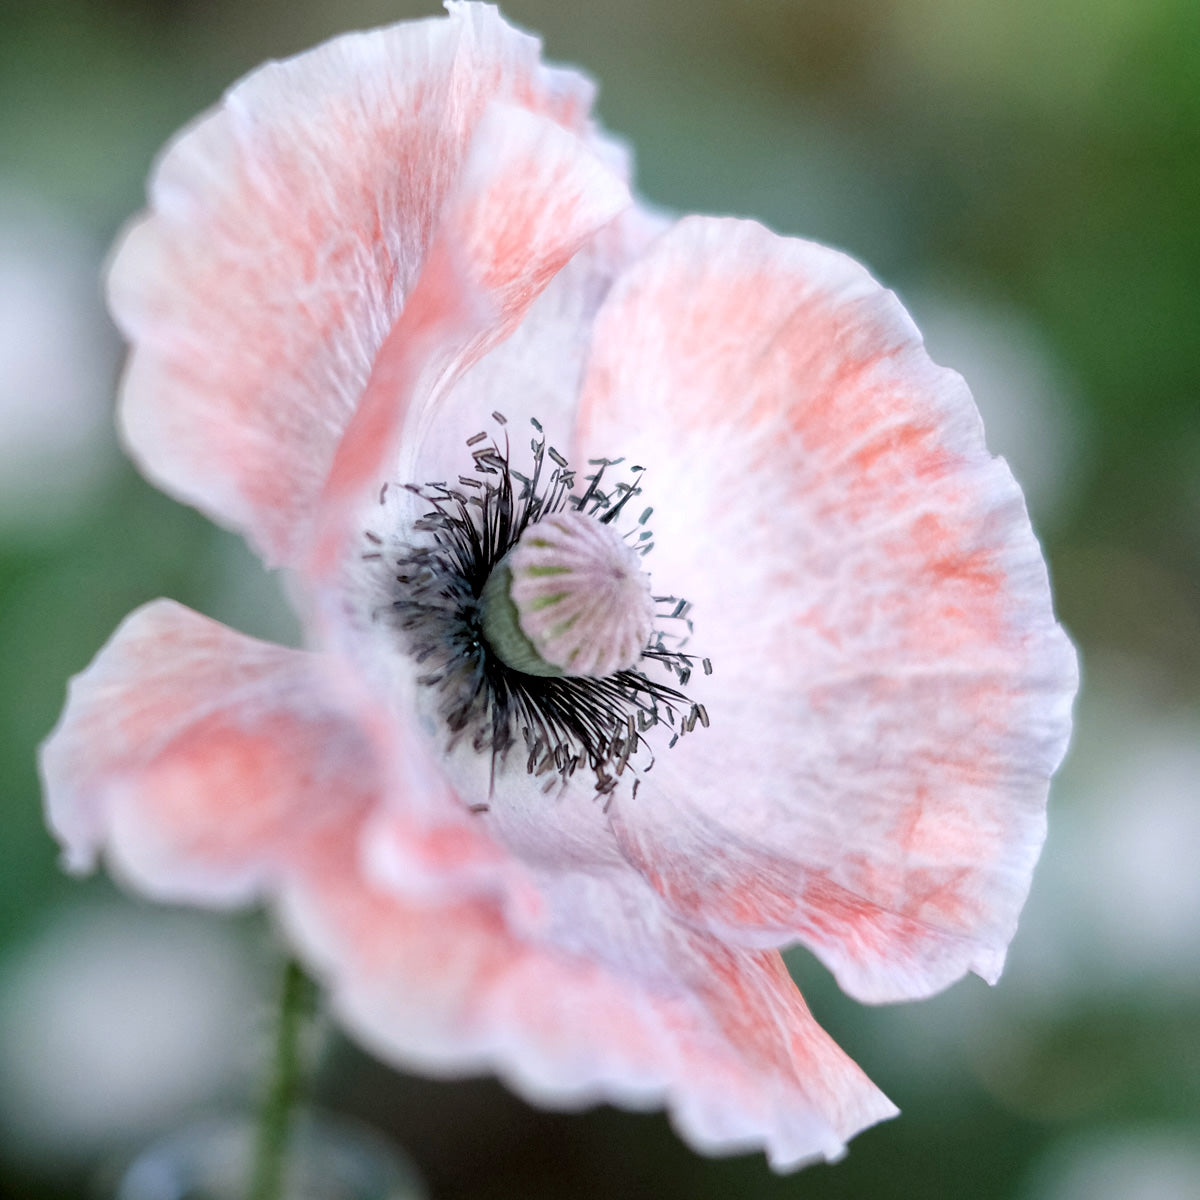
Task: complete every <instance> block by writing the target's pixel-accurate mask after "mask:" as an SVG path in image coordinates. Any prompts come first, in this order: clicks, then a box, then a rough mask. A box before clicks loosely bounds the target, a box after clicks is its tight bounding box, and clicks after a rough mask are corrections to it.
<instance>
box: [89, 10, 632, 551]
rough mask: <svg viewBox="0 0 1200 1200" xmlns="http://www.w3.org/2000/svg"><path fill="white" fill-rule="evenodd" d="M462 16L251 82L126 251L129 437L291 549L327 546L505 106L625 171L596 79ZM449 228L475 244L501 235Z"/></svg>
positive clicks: (177, 169) (244, 524)
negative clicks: (398, 342)
mask: <svg viewBox="0 0 1200 1200" xmlns="http://www.w3.org/2000/svg"><path fill="white" fill-rule="evenodd" d="M450 9H451V11H450V16H449V18H448V19H433V20H428V21H421V22H409V23H405V24H401V25H397V26H394V27H391V28H388V29H382V30H377V31H374V32H371V33H362V34H350V35H347V36H344V37H339V38H336V39H334V40H333V41H330V42H328V43H326V44H324V45H322V46H320V47H318V48H316V49H314V50H312V51H309V52H308V53H306V54H302V55H300V56H298V57H296V58H294V59H291V60H289V61H287V62H283V63H272V64H268V65H267V66H265V67H262V68H260V69H259V70H257V71H255V72H254V73H253V74H251V75H250V76H248V77H247V78H246V79H244V80H243V81H242V82H241V83H239V84H238V85H236V86H235V87H234V88H233V89H232V90H231V91H230V92H229V93H228V94H227V96H226V97H225V99H224V101H223V103H222V104H221V105H220V106H219V107H218V108H217V109H216V110H214V111H213V112H212V113H210V114H208V115H206V116H204V117H202V118H201V119H200V120H199V121H198V122H196V123H195V124H194V125H192V126H191V127H190V128H189V129H187V130H186V131H184V133H183V134H182V135H181V136H180V137H179V138H178V139H177V140H176V141H175V142H174V144H173V145H172V146H171V147H170V148H169V149H168V151H167V152H166V154H165V155H164V157H163V159H162V160H161V162H160V163H159V165H158V167H157V169H156V171H155V174H154V177H153V179H152V181H151V185H150V211H149V213H148V215H146V216H145V217H143V218H142V219H141V220H140V221H138V222H137V223H136V224H135V225H134V226H133V227H132V228H131V230H130V231H129V232H128V233H127V235H126V237H125V239H124V241H123V242H122V244H121V246H120V248H119V251H118V253H117V255H116V258H115V260H114V263H113V267H112V273H111V278H110V301H111V305H112V309H113V312H114V314H115V316H116V319H117V321H118V324H119V325H120V326H121V328H122V330H123V331H124V332H125V334H126V336H127V337H128V338H129V340H130V341H131V343H132V344H133V346H134V352H133V355H132V357H131V359H130V362H129V366H128V369H127V373H126V378H125V382H124V392H123V410H122V421H123V425H124V430H125V435H126V438H127V440H128V442H129V445H130V446H131V448H132V450H133V452H134V454H135V456H136V457H137V458H138V460H139V461H140V463H141V464H142V466H143V468H144V469H145V470H146V472H147V474H148V475H149V476H150V477H151V478H153V479H154V480H155V481H156V482H157V483H160V484H161V485H162V486H164V487H166V488H167V489H168V490H170V491H171V492H172V493H174V494H175V495H178V496H180V497H181V498H183V499H185V500H187V501H189V502H191V503H194V504H197V505H198V506H200V507H201V508H203V509H204V510H205V511H206V512H208V513H209V514H210V515H212V516H214V517H215V518H216V519H218V520H220V521H222V522H223V523H225V524H228V525H231V526H233V527H235V528H238V529H241V530H243V531H246V532H247V533H248V534H249V535H250V537H251V538H252V540H253V541H254V542H255V543H256V545H257V546H258V547H259V549H260V550H262V551H263V553H264V554H265V555H266V557H267V558H268V559H269V560H270V561H271V562H273V563H277V562H282V561H291V560H294V559H295V557H296V555H297V553H298V552H299V550H300V549H301V548H303V547H306V546H307V544H308V539H309V537H310V535H311V529H310V525H311V520H312V515H313V507H314V505H315V502H316V499H317V497H318V495H319V494H320V492H321V489H322V487H323V486H324V484H325V480H326V477H327V475H328V472H329V469H330V466H331V464H332V462H333V457H334V452H335V449H336V447H337V444H338V441H339V438H340V437H341V434H342V433H343V431H344V430H345V428H346V425H347V422H348V421H349V419H350V417H351V416H352V414H353V413H354V411H355V408H356V406H357V404H358V402H359V399H360V397H361V395H362V392H363V389H364V387H365V386H366V384H367V380H368V378H369V377H370V374H371V371H372V367H373V364H374V362H375V358H376V354H377V353H378V351H379V348H380V347H381V346H382V345H383V343H384V340H385V339H386V338H387V336H388V333H389V331H390V330H391V329H392V327H393V325H394V324H395V322H396V320H397V318H398V317H399V316H400V314H401V312H402V310H403V309H404V307H405V304H406V300H407V298H408V296H409V294H410V292H411V291H412V289H413V287H414V285H415V283H416V281H417V279H418V277H419V276H420V274H421V271H422V268H423V266H424V263H425V260H426V257H427V255H428V253H429V249H430V246H431V244H432V242H433V240H434V238H435V237H436V236H437V234H438V232H439V230H440V229H442V227H443V219H444V216H445V211H444V210H445V209H446V206H447V203H448V201H449V200H450V198H451V197H452V196H454V194H455V189H456V188H457V187H458V184H459V174H460V170H461V168H462V166H463V163H464V161H465V160H466V156H467V154H468V151H469V148H470V147H471V145H472V141H473V139H474V135H475V134H476V132H477V131H478V126H479V123H480V121H481V119H482V117H483V115H484V113H485V111H487V110H488V108H489V106H491V105H492V104H493V103H494V102H496V101H500V102H502V103H503V104H505V105H507V106H509V107H510V108H512V107H513V106H516V107H518V108H520V109H521V110H523V111H527V113H528V114H530V115H532V116H536V117H537V118H539V119H540V120H543V121H547V122H549V123H552V124H555V125H556V126H561V127H562V128H563V129H564V130H569V131H571V140H572V142H574V143H577V144H578V146H579V147H580V154H581V155H583V156H584V157H585V158H586V159H587V161H588V162H589V163H590V162H591V161H592V151H593V150H594V151H595V152H596V153H598V154H600V155H601V156H602V157H603V159H604V161H605V162H606V163H607V164H609V166H610V167H611V168H612V170H613V172H615V173H614V175H613V178H614V179H615V178H616V177H617V175H619V174H620V172H621V170H622V169H623V168H622V167H621V165H620V163H619V162H618V159H619V158H620V155H619V154H618V153H617V152H616V151H615V150H614V149H613V148H612V147H610V146H608V145H607V144H605V143H603V142H602V141H601V140H600V139H599V138H598V136H597V135H596V134H595V132H594V130H593V129H592V127H591V126H590V125H589V124H588V121H587V112H588V108H589V105H590V102H591V97H592V86H591V84H590V83H589V82H588V81H587V80H586V79H584V78H583V77H582V76H579V75H576V74H574V73H572V72H568V71H561V70H556V69H550V68H546V67H544V66H542V65H541V64H540V62H539V60H538V50H539V47H538V43H537V42H536V40H535V39H533V38H531V37H528V36H527V35H524V34H521V33H518V32H517V31H515V30H513V29H512V28H511V27H509V26H508V25H506V24H505V23H504V22H503V21H502V20H501V19H500V17H499V15H498V14H497V12H496V10H495V9H494V8H491V7H490V6H486V5H480V4H452V5H450ZM564 136H567V135H565V134H564ZM588 147H591V149H588ZM510 165H512V164H510ZM474 178H475V183H476V185H479V179H478V177H477V176H476V177H474ZM486 182H488V183H489V185H490V181H486ZM610 190H611V189H610ZM485 191H486V189H485ZM486 194H487V195H489V196H490V197H491V198H492V199H495V198H496V195H495V194H494V192H486ZM452 207H454V211H455V213H457V215H458V217H459V218H460V219H462V220H467V221H473V220H477V219H491V218H492V217H493V216H494V215H495V214H494V207H493V206H492V205H491V204H490V202H489V203H484V204H482V205H478V206H475V207H472V204H471V196H470V195H469V194H463V193H462V192H461V191H460V193H459V198H458V200H457V201H456V202H455V205H454V206H452ZM444 232H445V233H446V236H448V237H451V238H453V237H456V236H459V235H461V243H462V247H463V249H464V252H465V253H467V254H468V255H469V254H471V253H474V252H476V251H477V250H479V249H480V247H481V246H482V245H483V243H484V242H485V240H486V235H487V230H485V229H480V228H478V227H475V226H473V225H468V226H467V227H466V228H459V229H454V228H447V229H446V230H445V231H444ZM511 232H513V233H514V234H515V232H516V229H515V226H514V227H513V228H512V230H511ZM541 232H542V234H543V235H544V236H545V237H546V238H547V240H548V239H549V236H550V234H549V233H548V232H547V230H546V229H543V230H542V231H541ZM566 232H567V241H568V242H571V241H572V239H574V238H576V237H578V236H580V234H579V231H578V230H577V229H572V230H570V231H566ZM543 249H545V247H544V246H543ZM493 251H494V253H493ZM566 253H569V250H564V254H566ZM553 258H554V255H553V253H549V252H547V253H543V254H542V256H541V258H540V260H539V264H538V265H539V267H541V268H543V269H544V268H546V266H547V264H548V263H549V262H552V261H553ZM502 259H503V261H500V260H502ZM511 265H512V259H511V257H508V258H505V256H504V253H503V247H493V248H490V249H489V251H488V254H487V255H486V256H485V259H484V262H483V267H484V268H485V269H484V270H483V272H482V276H481V277H482V281H483V283H485V284H486V285H489V286H492V287H494V288H496V289H497V290H498V291H499V292H500V293H501V297H500V303H501V306H503V305H504V304H506V303H509V301H510V299H511V297H510V292H511V290H512V288H513V286H514V284H516V285H517V286H524V285H527V286H528V288H529V290H530V293H531V294H532V292H534V291H536V286H537V284H538V283H540V282H544V281H542V280H534V281H529V280H525V279H524V278H522V280H520V281H514V279H513V278H512V277H510V276H506V275H505V274H504V269H505V267H507V266H511ZM493 267H494V268H496V270H495V271H492V270H491V268H493Z"/></svg>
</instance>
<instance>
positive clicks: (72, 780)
mask: <svg viewBox="0 0 1200 1200" xmlns="http://www.w3.org/2000/svg"><path fill="white" fill-rule="evenodd" d="M330 690H331V689H330V685H329V682H328V679H327V678H326V677H325V675H324V670H323V666H322V663H321V660H320V659H319V657H318V656H317V655H314V654H309V653H305V652H303V651H298V650H288V649H285V648H284V647H281V646H273V645H270V644H268V643H265V642H259V641H256V640H255V639H253V638H248V637H244V636H243V635H241V634H238V633H235V632H233V630H230V629H227V628H225V627H224V626H223V625H220V624H218V623H217V622H215V621H210V620H208V619H207V618H205V617H201V616H199V615H198V614H196V613H194V612H192V611H191V610H189V609H186V608H183V607H182V606H180V605H178V604H174V603H172V602H170V601H166V600H158V601H155V602H153V603H151V604H148V605H146V606H145V607H143V608H141V609H138V610H137V611H136V612H134V613H133V614H132V615H131V616H129V617H128V618H127V619H126V620H125V622H124V623H123V624H122V625H121V627H120V628H119V629H118V630H117V632H116V633H115V634H114V635H113V637H112V639H111V640H110V641H109V643H108V645H107V646H105V648H104V649H103V650H102V651H101V652H100V654H99V655H98V656H97V658H96V660H95V661H94V662H93V663H92V665H91V666H90V667H89V668H88V669H87V670H86V671H85V672H84V673H83V674H82V675H80V676H78V677H77V678H76V679H75V680H74V681H73V682H72V684H71V689H70V695H69V698H68V702H67V706H66V708H65V710H64V712H63V715H62V717H61V718H60V720H59V723H58V725H57V727H56V728H55V730H54V732H53V733H52V734H51V735H50V737H49V738H48V739H47V741H46V743H45V745H44V746H43V748H42V759H41V767H42V778H43V785H44V791H45V796H46V807H47V813H48V817H49V821H50V824H51V827H52V828H53V830H54V832H55V833H56V834H57V836H58V838H59V841H60V842H61V843H62V845H63V847H64V851H65V857H66V862H67V865H68V866H69V867H70V868H72V869H73V870H87V869H90V868H91V867H93V866H94V865H95V860H96V856H97V854H98V852H99V851H101V850H105V851H106V852H107V853H108V854H109V855H110V856H111V858H112V865H113V866H114V867H115V868H116V870H117V871H118V872H119V873H120V874H121V875H123V876H124V877H125V878H126V879H127V880H128V881H129V882H130V883H131V884H132V885H133V886H134V887H136V888H137V889H138V890H139V891H142V892H145V893H147V894H149V895H151V896H154V897H156V898H161V899H171V900H188V901H192V902H196V903H207V904H232V903H241V902H244V901H247V900H249V899H251V898H253V896H254V895H256V894H257V893H258V891H259V890H260V889H261V887H262V886H263V885H264V884H265V883H266V882H268V881H269V880H270V879H271V878H272V877H273V876H274V875H275V874H277V873H278V871H279V870H280V868H281V867H282V866H283V865H284V864H287V863H294V862H295V861H298V860H299V859H301V858H303V856H304V855H305V854H306V853H308V852H309V848H310V846H311V843H312V841H313V839H314V838H316V837H317V836H318V835H319V834H320V833H321V831H322V830H324V829H326V828H328V827H329V826H330V825H331V824H334V825H336V824H338V823H341V822H346V821H349V820H352V819H353V818H354V817H355V816H356V815H357V814H358V813H360V812H361V811H362V810H363V808H364V807H365V806H366V805H367V804H368V803H370V802H372V801H374V799H375V798H376V795H377V788H378V780H377V777H376V770H375V765H374V762H375V760H374V757H373V754H372V751H371V747H370V746H369V745H368V744H367V742H366V740H365V738H364V737H363V736H362V734H361V733H360V732H359V730H358V729H357V727H356V726H355V725H353V724H352V723H351V722H349V721H348V720H347V719H346V718H345V717H344V716H343V715H342V713H341V712H340V711H339V710H338V709H337V708H335V707H334V705H333V703H332V702H331V700H330V699H329V693H330Z"/></svg>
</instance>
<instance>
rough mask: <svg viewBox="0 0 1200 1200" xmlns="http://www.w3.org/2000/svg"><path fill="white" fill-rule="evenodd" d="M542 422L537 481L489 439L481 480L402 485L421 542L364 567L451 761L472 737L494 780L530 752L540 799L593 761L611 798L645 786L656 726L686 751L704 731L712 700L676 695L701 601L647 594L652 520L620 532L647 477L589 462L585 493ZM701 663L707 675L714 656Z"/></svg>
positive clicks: (375, 612)
mask: <svg viewBox="0 0 1200 1200" xmlns="http://www.w3.org/2000/svg"><path fill="white" fill-rule="evenodd" d="M493 416H494V417H495V419H496V421H497V423H498V424H499V425H500V426H501V427H503V426H505V425H506V422H505V420H504V418H503V416H502V415H501V414H499V413H494V414H493ZM533 426H534V430H535V437H534V438H533V441H532V442H531V444H530V449H531V450H532V453H533V461H532V464H531V467H530V469H529V470H528V473H526V474H522V473H521V472H520V471H518V470H517V469H516V468H515V467H514V466H513V465H512V462H511V458H510V449H509V442H508V435H507V430H505V433H504V435H503V438H502V439H500V440H497V439H492V440H490V442H489V439H488V435H487V433H486V432H484V433H477V434H475V435H474V436H473V437H471V438H469V439H468V440H467V447H468V449H469V450H470V454H471V457H472V459H473V460H474V473H473V474H472V475H459V476H458V479H457V481H456V482H455V483H454V484H450V483H446V482H441V483H428V484H425V485H423V486H419V485H416V484H404V485H403V488H404V490H406V491H408V492H410V493H413V494H414V495H416V496H417V497H419V498H420V499H421V500H423V501H424V502H425V503H426V505H427V509H426V511H425V512H424V514H423V515H422V516H420V517H419V519H418V520H417V521H416V522H415V523H414V524H412V526H411V527H410V534H409V537H411V540H408V538H396V537H395V536H394V535H388V534H387V533H377V532H375V531H373V530H369V529H368V530H365V531H364V537H365V539H366V541H367V542H368V543H369V545H368V548H367V550H366V552H365V553H363V554H362V556H361V557H362V559H363V560H364V561H365V562H369V563H370V564H372V568H373V569H377V570H378V573H379V575H378V577H379V581H380V585H381V589H382V591H383V597H385V598H383V599H382V602H381V603H379V604H378V605H377V606H376V607H374V608H373V609H372V619H373V620H377V621H386V622H387V623H388V624H390V625H391V626H392V627H393V628H394V629H395V630H396V633H397V635H398V636H399V638H400V639H401V642H402V644H403V645H404V648H405V649H406V650H407V652H408V654H409V655H410V657H411V658H412V660H413V661H414V662H415V663H417V664H419V665H420V670H421V673H420V674H419V675H418V676H417V683H418V684H420V685H422V686H423V687H424V688H427V689H428V695H429V697H430V699H431V701H432V705H433V708H434V710H435V712H436V716H437V718H438V720H439V722H440V724H441V726H442V728H443V730H444V732H445V734H446V738H447V742H446V745H447V750H448V751H449V750H451V749H453V748H454V747H455V746H456V745H457V744H458V743H459V742H460V741H462V740H464V739H465V740H466V741H468V742H469V744H470V745H471V747H472V748H473V749H474V750H475V751H476V752H480V753H488V752H490V754H491V759H492V772H493V780H494V779H495V772H496V770H497V768H498V767H500V766H501V765H502V764H503V763H504V762H505V761H506V760H507V758H508V756H509V752H510V751H511V750H513V749H514V748H516V747H517V746H521V745H523V748H524V754H523V758H524V762H525V769H526V771H527V772H528V773H529V774H530V775H534V776H543V775H544V776H546V782H545V785H544V790H547V791H548V790H550V788H552V787H553V786H554V785H555V784H556V783H557V784H560V785H565V784H566V783H567V781H568V780H569V779H570V778H571V776H572V775H574V773H575V771H576V769H577V768H579V767H583V768H585V769H589V770H590V771H591V772H592V773H593V774H594V776H595V788H596V792H597V793H598V794H599V795H602V796H605V797H607V796H609V795H610V794H611V793H612V792H613V791H614V789H615V788H616V786H617V783H618V781H619V777H620V776H621V775H622V774H623V773H624V772H625V770H626V769H627V768H628V769H629V770H630V771H631V772H632V773H633V774H634V775H635V776H636V775H637V774H638V772H639V771H640V770H649V769H650V766H652V765H653V761H654V756H653V752H652V751H651V750H650V747H649V743H648V742H647V740H646V737H645V735H646V733H647V732H648V731H649V730H651V729H652V728H653V727H655V726H657V725H666V726H668V727H669V729H670V730H671V731H672V734H671V737H670V740H669V745H670V746H674V745H675V743H676V742H677V741H678V740H679V737H680V736H681V735H683V734H687V733H690V732H691V731H692V730H693V729H694V728H695V727H696V725H697V724H700V725H702V726H707V724H708V714H707V712H706V711H705V709H704V706H703V705H702V704H693V703H691V702H690V701H689V700H688V699H687V697H686V696H685V695H684V693H683V692H682V691H680V690H678V688H677V687H674V686H671V684H678V687H679V688H682V687H685V686H686V685H687V682H688V680H689V679H690V678H691V675H692V671H693V668H694V666H695V665H696V663H697V660H696V659H695V658H693V657H692V656H691V655H690V654H686V653H684V652H683V647H684V645H685V644H686V643H687V641H688V638H689V636H690V633H691V621H690V620H689V619H688V615H687V614H688V609H689V608H690V606H689V605H688V604H687V602H686V601H684V600H680V599H679V598H678V597H675V596H652V595H651V594H650V581H649V579H648V577H647V575H646V574H645V572H644V571H643V570H642V567H641V561H642V559H643V558H644V556H645V555H646V554H647V553H649V551H650V550H651V548H652V547H653V544H654V543H653V538H652V537H651V534H650V531H649V530H648V529H647V528H646V527H645V526H646V521H647V520H648V519H649V517H650V515H651V513H652V511H653V510H652V509H650V508H647V509H645V510H644V511H643V512H642V514H641V516H640V517H638V518H637V520H636V522H632V528H630V529H628V530H627V531H626V534H625V536H624V537H622V536H621V535H619V534H618V533H617V532H616V527H617V522H618V521H619V520H621V519H622V518H623V517H624V513H625V509H626V507H627V505H628V504H629V501H631V500H632V499H634V497H636V496H638V495H640V494H641V487H640V486H639V482H638V481H639V480H640V477H641V472H642V468H641V467H640V466H631V467H628V468H627V469H626V474H627V475H628V476H629V477H631V479H632V482H613V474H614V468H616V467H618V466H619V464H620V462H621V460H620V459H617V460H610V459H595V460H591V461H590V462H589V466H590V467H591V468H593V470H592V473H589V474H588V475H586V476H585V482H586V484H587V486H586V488H584V490H583V491H582V492H577V491H576V490H575V486H576V484H575V472H574V471H572V470H571V469H570V467H569V465H568V464H567V461H566V459H564V458H563V457H562V455H561V454H559V453H558V452H557V451H556V450H555V449H554V448H553V447H551V446H547V444H546V440H545V436H544V434H543V433H542V427H541V426H540V425H539V424H538V423H537V422H536V421H534V422H533ZM390 487H391V485H390V484H385V485H384V487H383V490H382V491H381V492H380V498H379V502H380V505H381V506H382V507H384V508H386V507H387V504H386V498H387V494H388V490H389V488H390ZM700 664H701V665H702V666H703V668H704V672H705V674H708V673H709V672H710V671H711V669H712V668H711V666H710V664H709V661H708V659H702V660H700ZM647 672H652V673H654V674H658V675H660V676H661V675H664V674H665V676H666V677H667V679H670V680H671V683H667V682H666V681H665V680H663V679H661V678H659V679H656V678H652V677H651V674H648V673H647ZM647 759H648V761H647ZM636 790H637V780H636V778H635V780H634V791H635V792H636ZM476 807H483V808H486V807H487V806H486V805H482V806H476Z"/></svg>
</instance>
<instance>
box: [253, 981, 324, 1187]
mask: <svg viewBox="0 0 1200 1200" xmlns="http://www.w3.org/2000/svg"><path fill="white" fill-rule="evenodd" d="M313 994H314V991H313V986H312V984H311V983H310V982H309V980H308V977H307V976H306V975H305V974H304V972H303V971H302V970H301V969H300V967H299V966H298V965H297V963H296V962H295V960H294V959H289V960H288V963H287V966H286V967H285V968H284V973H283V987H282V988H281V990H280V999H279V1023H278V1025H277V1026H276V1030H275V1055H274V1061H273V1062H272V1064H271V1077H270V1079H269V1080H268V1083H267V1088H266V1091H265V1093H264V1095H263V1099H262V1104H261V1106H260V1107H259V1110H258V1129H257V1134H256V1137H255V1145H254V1165H253V1172H252V1174H251V1176H250V1184H249V1188H248V1189H247V1192H246V1197H247V1200H282V1198H283V1177H284V1164H285V1163H286V1161H287V1148H288V1135H289V1133H290V1132H291V1118H292V1110H293V1109H294V1107H295V1105H296V1101H297V1100H298V1099H299V1097H300V1092H301V1088H302V1079H301V1076H302V1073H303V1072H302V1062H301V1058H302V1054H301V1046H300V1039H301V1033H302V1031H303V1027H304V1024H305V1021H306V1019H307V1017H308V1016H309V1015H310V1013H311V1011H312V1007H313Z"/></svg>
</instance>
